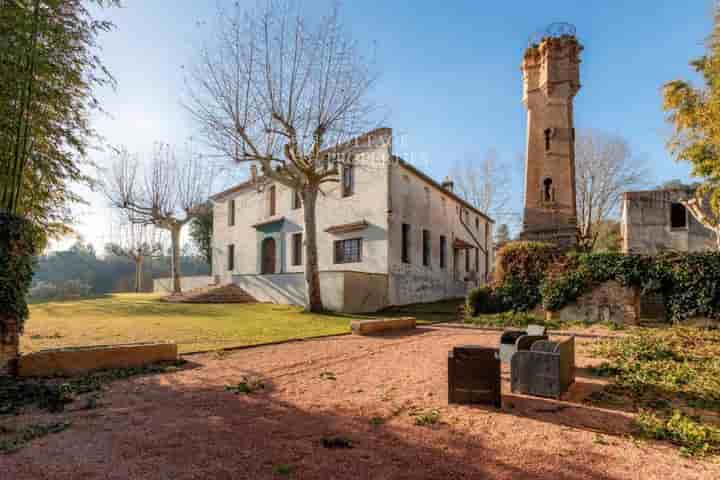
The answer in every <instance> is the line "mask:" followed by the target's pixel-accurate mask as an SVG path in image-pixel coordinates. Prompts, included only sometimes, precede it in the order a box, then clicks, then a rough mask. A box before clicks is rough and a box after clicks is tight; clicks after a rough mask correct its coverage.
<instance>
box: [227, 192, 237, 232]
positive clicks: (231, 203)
mask: <svg viewBox="0 0 720 480" xmlns="http://www.w3.org/2000/svg"><path fill="white" fill-rule="evenodd" d="M235 211H236V210H235V199H234V198H233V199H230V200H228V227H234V226H235Z"/></svg>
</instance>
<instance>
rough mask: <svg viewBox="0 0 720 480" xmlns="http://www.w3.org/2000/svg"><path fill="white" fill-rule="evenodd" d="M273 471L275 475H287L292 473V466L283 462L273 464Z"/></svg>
mask: <svg viewBox="0 0 720 480" xmlns="http://www.w3.org/2000/svg"><path fill="white" fill-rule="evenodd" d="M273 471H274V472H275V473H276V474H277V475H282V476H283V477H287V476H288V475H290V474H291V473H292V467H291V466H290V465H286V464H284V463H281V464H280V465H275V468H273Z"/></svg>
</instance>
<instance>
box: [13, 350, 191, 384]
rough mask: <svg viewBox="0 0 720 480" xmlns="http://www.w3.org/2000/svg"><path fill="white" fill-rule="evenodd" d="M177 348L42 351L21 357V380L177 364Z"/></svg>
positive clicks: (19, 371) (19, 366) (19, 364)
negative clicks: (149, 365) (112, 369)
mask: <svg viewBox="0 0 720 480" xmlns="http://www.w3.org/2000/svg"><path fill="white" fill-rule="evenodd" d="M177 358H178V348H177V345H176V344H174V343H136V344H126V345H99V346H91V347H78V348H62V349H53V350H42V351H39V352H35V353H29V354H26V355H22V356H21V357H20V359H19V361H18V375H20V376H21V377H50V376H55V375H60V376H66V375H67V376H70V375H81V374H84V373H87V372H91V371H93V370H102V369H106V368H129V367H140V366H143V365H148V364H151V363H158V362H167V361H174V360H177Z"/></svg>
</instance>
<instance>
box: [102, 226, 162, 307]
mask: <svg viewBox="0 0 720 480" xmlns="http://www.w3.org/2000/svg"><path fill="white" fill-rule="evenodd" d="M127 220H128V221H126V222H124V223H123V224H121V225H120V226H119V228H118V229H117V230H116V232H115V233H116V237H117V238H116V239H117V241H116V242H112V243H109V244H107V245H106V246H105V249H106V250H107V251H108V252H109V253H111V254H113V255H115V256H118V257H125V258H128V259H130V261H132V262H133V263H134V264H135V293H140V292H141V291H142V278H143V263H144V261H145V259H146V258H148V257H152V256H153V255H159V254H161V253H162V246H161V244H160V242H159V241H158V238H157V235H155V231H154V229H152V228H151V227H150V226H148V225H145V224H143V223H137V222H135V221H134V218H132V217H130V218H129V219H127Z"/></svg>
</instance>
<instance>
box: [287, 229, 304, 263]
mask: <svg viewBox="0 0 720 480" xmlns="http://www.w3.org/2000/svg"><path fill="white" fill-rule="evenodd" d="M302 237H303V234H302V232H297V233H293V234H292V239H291V241H290V245H291V246H292V247H291V248H292V251H291V252H290V264H291V265H292V266H293V267H299V266H301V265H302V262H303V251H302V250H303V238H302Z"/></svg>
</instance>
